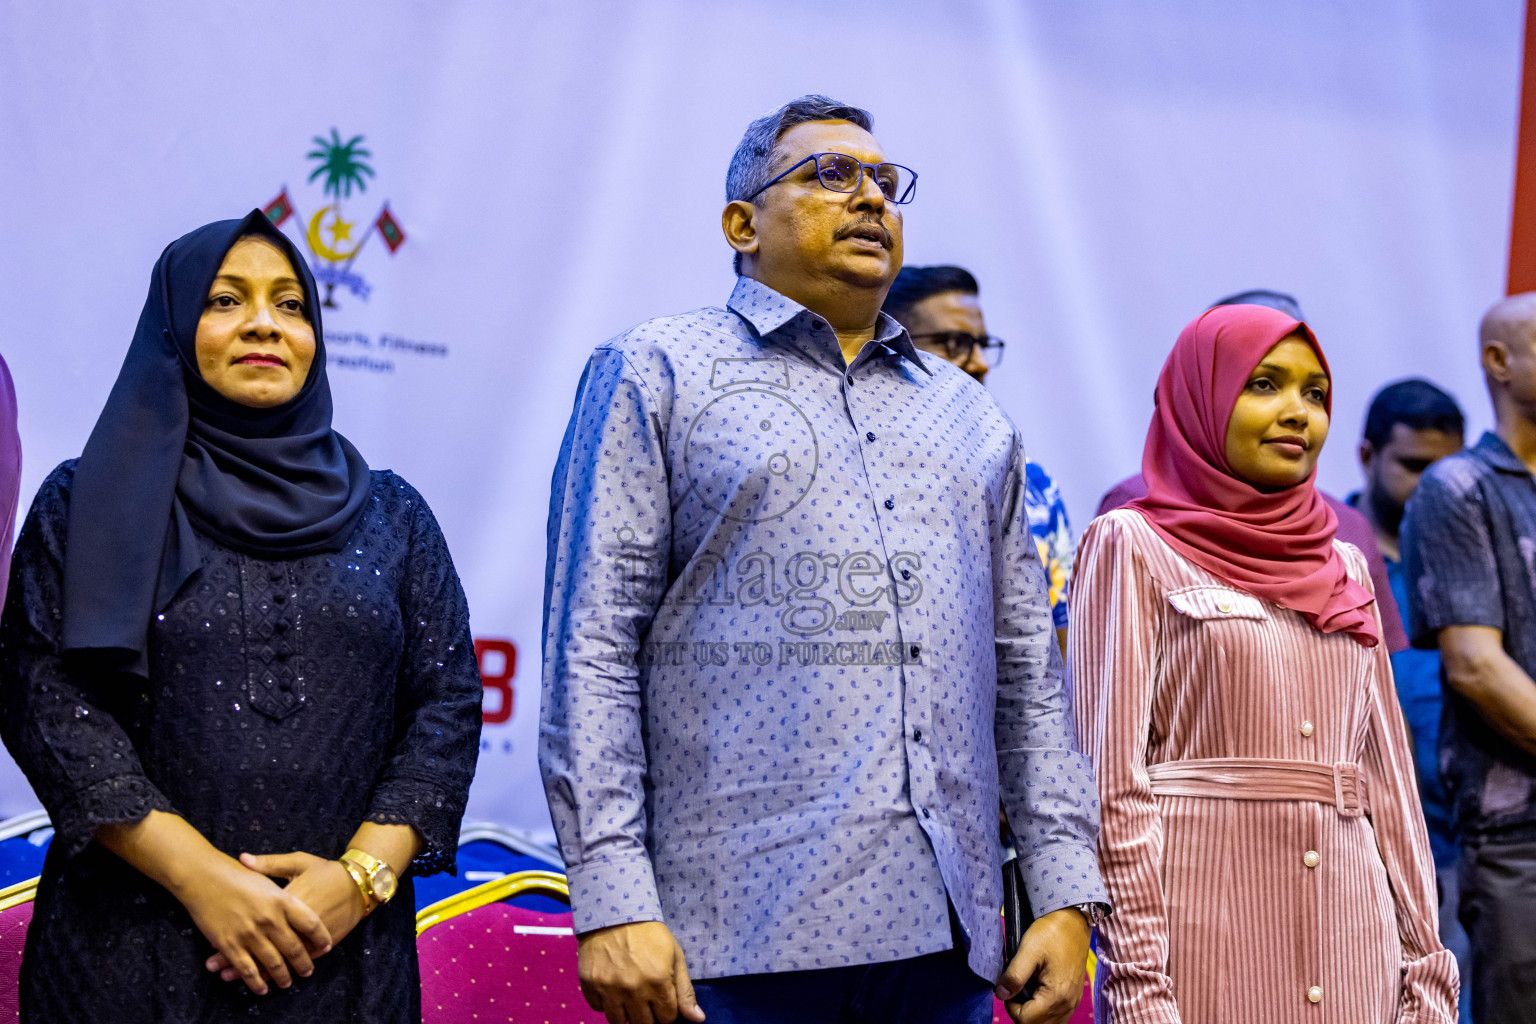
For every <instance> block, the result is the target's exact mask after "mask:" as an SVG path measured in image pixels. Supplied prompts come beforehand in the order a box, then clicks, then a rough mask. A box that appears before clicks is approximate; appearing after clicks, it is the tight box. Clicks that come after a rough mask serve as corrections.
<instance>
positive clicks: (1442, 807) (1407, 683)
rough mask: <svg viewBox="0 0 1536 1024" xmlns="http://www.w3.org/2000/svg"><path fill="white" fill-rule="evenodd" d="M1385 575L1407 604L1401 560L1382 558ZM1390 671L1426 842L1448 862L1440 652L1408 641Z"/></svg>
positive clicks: (1451, 848)
mask: <svg viewBox="0 0 1536 1024" xmlns="http://www.w3.org/2000/svg"><path fill="white" fill-rule="evenodd" d="M1386 563H1387V579H1389V580H1390V581H1391V582H1392V596H1393V597H1395V598H1397V606H1398V607H1399V608H1401V609H1404V611H1405V612H1406V609H1407V608H1408V581H1407V578H1406V576H1405V575H1404V573H1403V563H1402V562H1399V561H1395V560H1393V559H1391V558H1388V559H1386ZM1392 677H1393V679H1394V681H1395V682H1396V684H1397V701H1398V703H1399V704H1401V705H1402V707H1403V717H1405V718H1407V719H1408V731H1409V732H1411V733H1412V734H1413V763H1414V767H1415V768H1417V769H1418V773H1419V799H1420V800H1421V801H1422V802H1423V804H1424V823H1425V824H1426V825H1427V826H1428V827H1429V848H1430V851H1431V852H1432V853H1433V854H1434V857H1435V868H1436V870H1439V869H1440V868H1446V867H1450V866H1451V865H1452V864H1455V863H1456V858H1457V856H1458V855H1459V852H1460V851H1459V843H1460V840H1459V839H1458V837H1457V834H1456V817H1455V811H1454V809H1453V807H1452V804H1451V798H1450V795H1449V793H1447V792H1446V788H1445V782H1444V780H1442V779H1441V778H1440V716H1441V714H1442V712H1443V711H1444V709H1445V701H1444V698H1443V697H1442V696H1441V692H1440V652H1439V651H1434V650H1422V649H1420V648H1415V647H1410V648H1409V649H1408V650H1406V651H1398V652H1397V653H1396V654H1394V655H1392Z"/></svg>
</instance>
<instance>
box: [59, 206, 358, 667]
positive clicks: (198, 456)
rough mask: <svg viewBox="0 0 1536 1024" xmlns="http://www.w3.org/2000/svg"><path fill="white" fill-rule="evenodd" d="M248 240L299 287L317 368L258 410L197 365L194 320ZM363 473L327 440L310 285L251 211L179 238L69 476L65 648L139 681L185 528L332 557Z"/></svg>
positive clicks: (183, 550) (234, 544)
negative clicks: (285, 266)
mask: <svg viewBox="0 0 1536 1024" xmlns="http://www.w3.org/2000/svg"><path fill="white" fill-rule="evenodd" d="M245 235H256V236H258V237H261V238H263V239H266V240H267V241H270V242H271V243H272V244H274V245H276V246H277V247H278V249H279V250H281V251H282V252H283V254H284V255H286V256H287V257H288V262H289V263H291V264H293V269H294V272H295V273H296V274H297V275H298V277H299V280H300V282H301V283H302V284H303V287H304V307H305V310H304V311H305V315H306V316H307V317H308V319H309V322H310V324H311V325H312V326H313V327H314V331H315V359H314V363H313V364H312V365H311V366H310V369H309V376H308V378H307V379H306V380H305V381H304V386H303V388H302V389H300V391H299V393H298V394H297V395H296V396H294V397H293V398H292V399H291V400H290V401H288V402H286V403H284V404H283V405H279V406H275V407H273V408H270V409H255V408H251V407H249V406H245V405H241V404H240V403H238V402H235V401H232V400H230V399H228V398H225V397H224V396H223V395H221V394H219V393H218V392H217V391H215V390H214V389H213V388H212V387H210V386H209V385H208V383H207V382H205V381H204V380H203V378H202V375H201V374H200V373H199V372H198V369H197V354H196V348H195V341H196V337H197V323H198V320H199V319H200V318H201V317H202V314H203V308H204V306H205V305H206V303H207V300H208V289H209V288H210V287H211V286H212V284H213V279H214V277H215V276H216V275H217V274H218V272H219V267H220V266H221V265H222V264H223V262H224V257H225V256H226V255H227V254H228V252H229V250H230V248H231V247H232V246H233V245H234V244H235V242H237V241H238V240H239V239H240V238H242V237H243V236H245ZM369 486H370V485H369V475H368V464H367V463H366V462H365V461H364V460H363V457H362V455H360V454H359V453H358V451H357V449H356V448H354V447H353V446H352V444H351V443H350V442H349V441H347V439H346V438H344V437H342V436H341V435H340V434H338V433H336V432H335V431H334V430H332V429H331V385H330V381H329V380H328V379H327V377H326V373H325V340H324V336H323V334H322V331H321V329H320V303H319V296H318V295H317V293H316V288H315V279H314V276H313V275H312V274H311V273H310V272H309V266H308V265H307V264H306V263H305V261H304V258H303V257H302V256H301V255H300V254H299V252H298V250H297V248H295V246H294V245H293V243H292V242H290V241H289V240H288V237H287V236H286V235H284V234H283V233H282V232H281V231H279V230H278V229H277V228H275V227H273V226H272V222H271V221H269V220H268V219H267V217H266V216H265V215H264V214H263V213H262V212H261V211H260V210H252V211H251V213H250V215H249V216H247V217H246V218H245V219H244V220H221V221H216V222H214V223H212V224H207V225H204V226H203V227H200V228H198V229H197V230H196V231H193V232H191V233H189V234H186V235H183V236H182V237H181V238H178V239H177V240H176V241H174V242H172V243H171V244H170V245H169V246H167V247H166V249H165V252H163V253H161V254H160V259H159V261H158V262H157V263H156V264H155V270H154V275H153V277H152V278H151V280H150V285H149V297H148V298H147V299H146V300H145V302H144V311H143V312H142V313H140V314H139V325H138V328H137V329H136V330H135V331H134V334H133V341H132V342H131V343H130V344H129V346H128V357H127V358H126V359H125V360H124V361H123V368H122V371H121V372H120V373H119V374H118V377H117V383H116V384H114V385H113V387H112V393H111V395H110V396H109V397H108V398H107V405H106V408H105V409H103V410H102V413H101V417H100V418H99V419H97V421H96V427H95V429H94V430H92V431H91V437H90V440H88V441H87V442H86V444H85V452H84V453H83V454H82V455H81V456H80V461H79V464H78V466H77V467H76V469H75V479H74V485H73V488H72V490H71V494H70V502H69V527H68V543H67V547H66V549H65V555H64V650H65V652H66V653H67V654H75V655H79V654H84V653H87V652H96V653H99V654H103V655H108V656H111V660H112V661H113V662H118V660H119V659H121V664H122V667H125V668H128V669H129V670H130V671H133V672H135V673H137V674H138V675H147V674H148V663H147V660H146V657H145V652H146V646H147V641H148V630H149V622H150V618H151V616H153V615H155V614H156V613H158V612H159V611H160V610H162V609H163V608H164V607H165V606H166V605H167V604H169V603H170V601H171V599H172V598H173V597H175V596H176V592H177V591H178V590H180V589H181V587H182V585H183V584H184V583H186V582H187V580H188V579H189V578H191V576H192V575H193V574H194V573H196V572H197V571H198V569H199V568H201V566H202V556H201V553H200V552H199V550H198V540H197V535H196V534H195V533H194V532H193V527H194V526H195V527H196V528H197V529H198V530H200V531H202V532H203V533H204V534H206V535H207V536H209V537H211V538H213V539H214V540H216V541H217V542H218V543H220V544H223V545H226V546H228V547H231V548H234V549H235V550H237V551H241V552H244V553H245V554H249V555H254V556H257V557H262V558H292V557H297V556H299V555H308V554H315V553H317V552H322V551H336V550H339V549H340V548H341V546H342V545H343V544H344V543H346V540H347V537H348V536H349V535H350V534H351V533H352V530H353V528H354V527H355V526H356V525H357V522H358V520H359V519H360V518H361V517H362V514H363V510H364V506H365V505H366V503H367V498H368V490H369Z"/></svg>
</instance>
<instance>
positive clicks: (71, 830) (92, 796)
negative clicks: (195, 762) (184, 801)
mask: <svg viewBox="0 0 1536 1024" xmlns="http://www.w3.org/2000/svg"><path fill="white" fill-rule="evenodd" d="M150 811H164V812H166V813H167V814H175V813H177V811H176V808H175V807H174V806H172V804H171V801H170V800H169V799H168V798H167V797H166V795H165V794H164V793H162V792H160V790H159V788H158V787H156V786H155V784H154V783H153V782H150V781H149V779H147V778H146V777H144V776H143V775H114V776H113V777H111V778H109V779H102V780H101V781H100V782H97V783H95V784H93V785H90V786H87V787H85V788H84V789H82V790H80V791H79V792H78V793H76V794H75V795H74V799H73V800H71V801H70V802H69V803H68V804H66V805H65V806H63V807H60V808H59V809H58V810H57V811H52V810H50V813H49V817H50V818H51V819H52V821H53V829H54V840H53V841H54V844H55V845H57V846H60V847H61V848H62V849H63V850H64V855H65V856H66V857H73V856H74V855H75V854H77V853H79V852H80V851H81V850H84V849H85V848H86V847H87V846H89V845H91V840H93V839H94V838H96V830H97V829H98V828H100V827H101V826H103V825H132V824H137V823H138V822H141V821H143V820H144V819H145V818H147V817H149V812H150Z"/></svg>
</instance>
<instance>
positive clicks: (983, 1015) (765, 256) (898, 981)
mask: <svg viewBox="0 0 1536 1024" xmlns="http://www.w3.org/2000/svg"><path fill="white" fill-rule="evenodd" d="M870 126H871V122H870V117H869V115H868V114H867V113H866V112H865V111H863V110H860V109H859V108H857V107H850V106H848V105H846V104H842V103H838V102H836V101H833V100H830V99H828V98H826V97H824V96H804V97H801V98H800V99H797V100H795V101H793V102H791V103H789V104H786V105H785V106H784V107H782V108H780V109H779V110H777V111H774V112H773V113H771V114H768V115H766V116H765V117H762V118H759V119H758V120H756V121H754V122H753V123H752V124H751V125H749V126H748V128H747V131H746V133H745V135H744V136H743V138H742V140H741V143H740V144H739V145H738V147H737V149H736V153H735V155H734V157H733V158H732V161H731V166H730V170H729V171H728V173H727V175H726V199H727V202H726V205H725V210H724V212H723V214H722V228H723V230H724V233H725V237H726V241H727V242H728V243H729V244H730V246H731V247H732V248H733V249H734V250H735V253H736V255H735V259H736V268H737V272H738V273H739V274H740V275H741V276H740V277H739V278H738V280H737V282H736V287H735V290H734V291H733V292H732V294H731V297H730V300H729V302H728V303H727V305H726V307H725V308H719V307H708V308H704V309H701V310H697V311H695V312H692V313H687V314H683V315H680V316H672V317H663V318H660V319H657V320H652V321H649V322H648V323H645V324H642V325H640V326H638V327H636V328H633V329H632V330H630V331H628V332H626V333H625V334H623V335H620V336H619V337H618V338H616V339H614V340H612V341H610V342H608V343H606V344H604V345H601V346H599V347H598V349H597V350H596V352H595V353H594V354H593V356H592V359H591V361H590V362H589V363H588V366H587V369H586V372H585V373H584V375H583V377H582V380H581V383H580V385H579V386H578V388H577V395H576V407H575V410H574V412H573V414H572V417H571V422H570V426H569V428H568V429H567V431H566V435H565V440H564V442H563V444H562V446H561V451H560V458H559V461H558V463H557V465H556V468H555V476H554V481H553V493H552V496H551V500H550V521H549V558H548V568H547V570H546V586H545V623H546V628H545V649H544V699H543V706H542V708H541V722H540V726H541V727H540V749H539V756H540V765H541V768H542V770H543V773H544V779H545V790H546V793H547V795H548V797H549V803H550V810H551V814H552V817H553V819H554V824H555V831H556V833H557V834H558V836H559V839H560V848H561V852H562V854H563V856H564V859H565V862H566V866H567V869H568V872H569V877H570V889H571V902H572V908H573V910H574V913H575V924H576V930H577V933H578V935H579V936H580V959H579V965H578V975H579V979H580V982H581V986H582V990H583V992H584V994H585V995H586V997H587V1000H588V1001H589V1002H590V1003H591V1004H592V1005H593V1006H594V1007H595V1008H597V1009H599V1010H601V1011H602V1012H603V1013H604V1014H605V1015H606V1017H607V1018H608V1020H609V1021H612V1022H615V1024H617V1022H620V1021H624V1020H629V1021H632V1022H635V1024H650V1022H652V1021H661V1022H665V1021H672V1020H674V1019H676V1018H677V1017H679V1016H681V1017H683V1018H686V1019H688V1020H692V1021H701V1020H704V1019H705V1014H706V1011H707V1013H708V1018H709V1020H711V1021H713V1022H719V1024H729V1022H733V1021H752V1022H759V1021H765V1022H766V1021H773V1022H778V1021H784V1022H790V1021H793V1022H795V1024H816V1022H827V1024H832V1022H834V1021H836V1022H839V1024H846V1022H866V1021H867V1022H874V1021H880V1022H882V1024H885V1022H894V1024H899V1022H905V1021H909V1022H912V1024H917V1022H922V1024H948V1022H956V1024H972V1022H974V1024H981V1022H984V1021H988V1020H990V1019H991V1014H992V1006H993V994H994V990H995V991H996V992H997V994H998V995H1000V996H1002V997H1003V998H1015V997H1016V998H1017V999H1018V1001H1017V1002H1015V1003H1010V1012H1011V1013H1012V1015H1013V1016H1014V1019H1015V1020H1017V1021H1022V1022H1028V1024H1034V1022H1040V1024H1057V1022H1061V1021H1064V1020H1065V1019H1066V1018H1067V1016H1068V1015H1069V1014H1070V1013H1071V1011H1072V1010H1073V1008H1074V1007H1075V1005H1076V1003H1077V1001H1078V998H1079V997H1080V995H1081V991H1082V985H1083V974H1084V962H1085V957H1086V953H1087V945H1088V934H1089V928H1090V925H1091V923H1092V921H1093V920H1094V919H1095V918H1096V917H1097V916H1098V915H1099V914H1101V913H1102V909H1103V904H1104V901H1105V898H1106V897H1105V893H1104V888H1103V883H1102V880H1101V879H1100V877H1099V872H1098V866H1097V861H1096V856H1095V853H1096V843H1097V833H1098V810H1097V806H1096V805H1095V803H1094V800H1093V795H1092V794H1093V791H1094V787H1093V781H1092V775H1091V771H1090V769H1089V767H1088V763H1087V761H1086V759H1085V758H1084V757H1083V756H1082V754H1081V753H1080V752H1079V751H1078V750H1077V743H1076V737H1075V734H1074V731H1073V727H1072V723H1071V717H1070V710H1069V702H1068V696H1067V690H1066V687H1065V684H1064V682H1063V679H1062V667H1061V656H1060V653H1059V651H1058V650H1057V647H1056V644H1055V643H1054V642H1053V640H1054V636H1053V634H1052V630H1051V619H1050V608H1049V602H1048V598H1047V588H1046V581H1045V575H1044V573H1043V572H1042V570H1041V568H1040V561H1039V555H1038V553H1037V552H1036V549H1035V545H1034V542H1033V540H1032V539H1031V536H1030V533H1029V528H1028V523H1027V520H1026V517H1025V513H1024V511H1023V501H1022V492H1023V489H1024V477H1025V470H1024V454H1023V448H1022V445H1021V443H1020V440H1019V437H1018V434H1017V432H1016V431H1015V430H1014V428H1013V425H1012V424H1011V423H1010V422H1009V421H1008V419H1007V417H1006V416H1004V415H1003V413H1002V411H1001V410H1000V409H999V408H998V407H997V405H996V403H995V402H994V401H993V400H992V399H991V397H990V396H989V395H988V394H987V393H986V390H985V389H984V388H982V387H981V386H980V385H978V384H977V383H976V382H975V381H974V380H972V379H971V378H970V377H968V376H967V375H966V374H964V373H962V372H960V371H959V370H957V369H956V368H955V367H953V366H950V365H949V364H948V363H947V362H945V361H944V360H942V359H938V358H935V357H934V356H932V355H928V354H925V353H922V352H919V351H918V349H917V348H915V347H914V346H913V344H912V341H911V338H910V337H908V335H907V332H906V331H905V330H903V329H902V327H901V326H900V325H899V324H898V323H896V322H895V321H894V320H892V319H890V318H889V317H886V316H884V315H882V314H881V312H880V306H881V303H882V302H883V300H884V299H885V295H886V292H887V290H888V289H889V288H890V286H891V282H892V281H893V280H894V279H895V277H896V274H897V271H898V270H900V268H901V257H902V213H901V207H902V206H903V205H904V204H906V203H908V202H910V201H911V200H912V198H913V196H914V195H915V192H916V184H917V176H916V175H915V174H914V173H913V172H912V171H910V170H909V169H907V168H905V167H903V166H900V165H898V164H894V163H890V162H888V161H886V159H885V155H884V153H883V152H882V150H881V148H880V144H879V142H878V141H876V139H875V137H874V136H873V135H872V134H870ZM978 608H986V609H991V610H992V615H991V616H990V617H987V618H982V617H979V616H978V615H977V614H976V610H977V609H978ZM999 799H1001V800H1002V802H1003V804H1004V805H1005V806H1006V807H1007V809H1008V812H1009V816H1010V818H1011V820H1013V821H1014V822H1015V823H1017V824H1018V825H1019V826H1020V827H1019V832H1020V835H1021V836H1022V837H1024V842H1023V843H1022V846H1023V849H1022V850H1021V851H1020V858H1021V861H1022V872H1023V878H1024V882H1025V886H1026V891H1027V896H1028V899H1029V902H1030V905H1031V907H1032V909H1033V910H1034V912H1035V914H1036V915H1037V919H1036V921H1035V923H1034V925H1033V926H1032V927H1031V928H1030V929H1029V931H1028V932H1027V933H1026V935H1025V938H1024V941H1023V944H1022V946H1021V947H1020V950H1019V952H1018V954H1017V956H1015V957H1014V958H1013V960H1012V961H1011V962H1010V963H1007V964H1005V963H1004V962H1003V960H1004V958H1003V949H1002V927H1001V922H1000V919H999V912H1000V908H1001V903H1002V874H1001V863H1000V850H999V845H998V843H997V838H996V833H995V829H994V828H993V827H992V825H991V822H992V821H993V820H995V819H994V817H993V816H994V815H995V814H996V808H997V806H998V802H999Z"/></svg>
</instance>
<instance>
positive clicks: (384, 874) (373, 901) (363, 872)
mask: <svg viewBox="0 0 1536 1024" xmlns="http://www.w3.org/2000/svg"><path fill="white" fill-rule="evenodd" d="M340 860H341V866H342V867H344V868H346V869H347V874H349V875H351V876H352V881H354V882H356V883H357V888H358V891H360V892H361V893H362V894H363V904H364V907H363V916H364V917H367V916H368V915H369V914H371V913H373V911H374V909H375V908H376V907H379V906H382V905H383V904H385V903H388V902H389V901H390V900H391V899H392V898H394V895H395V889H396V888H397V887H398V886H399V881H398V880H397V879H396V878H395V869H394V868H392V867H390V866H389V865H388V864H386V863H384V862H383V861H381V860H379V858H377V857H375V856H374V855H373V854H371V853H369V852H367V851H366V850H358V849H355V848H354V849H351V850H348V851H347V852H346V853H344V854H342V855H341V857H340Z"/></svg>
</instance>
